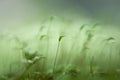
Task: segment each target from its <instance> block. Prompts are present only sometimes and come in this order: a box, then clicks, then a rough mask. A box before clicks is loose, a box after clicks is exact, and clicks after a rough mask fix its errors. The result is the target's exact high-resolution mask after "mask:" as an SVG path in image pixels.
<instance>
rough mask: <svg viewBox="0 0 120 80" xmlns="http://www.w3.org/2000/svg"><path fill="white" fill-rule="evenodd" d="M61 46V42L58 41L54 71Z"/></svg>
mask: <svg viewBox="0 0 120 80" xmlns="http://www.w3.org/2000/svg"><path fill="white" fill-rule="evenodd" d="M59 46H60V42H59V43H58V46H57V51H56V55H55V60H54V65H53V73H54V72H55V68H56V63H57V58H58V54H59Z"/></svg>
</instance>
